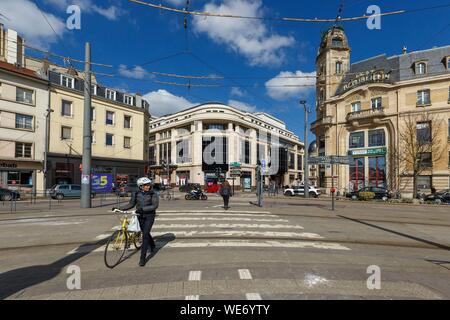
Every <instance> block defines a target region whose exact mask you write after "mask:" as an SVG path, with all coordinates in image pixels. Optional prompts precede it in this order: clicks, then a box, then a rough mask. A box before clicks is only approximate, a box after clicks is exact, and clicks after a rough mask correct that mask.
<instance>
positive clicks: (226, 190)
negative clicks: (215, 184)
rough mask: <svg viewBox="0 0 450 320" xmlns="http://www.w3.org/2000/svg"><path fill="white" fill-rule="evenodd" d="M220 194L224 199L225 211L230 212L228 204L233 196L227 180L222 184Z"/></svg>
mask: <svg viewBox="0 0 450 320" xmlns="http://www.w3.org/2000/svg"><path fill="white" fill-rule="evenodd" d="M219 193H220V195H221V196H222V198H223V207H224V209H225V210H228V209H229V208H230V207H229V206H228V203H229V201H230V196H231V186H230V183H229V182H228V181H227V180H225V181H224V182H223V183H222V187H221V188H220V191H219Z"/></svg>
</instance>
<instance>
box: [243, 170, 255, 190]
mask: <svg viewBox="0 0 450 320" xmlns="http://www.w3.org/2000/svg"><path fill="white" fill-rule="evenodd" d="M241 188H242V190H245V191H249V190H251V189H252V173H251V171H242V175H241Z"/></svg>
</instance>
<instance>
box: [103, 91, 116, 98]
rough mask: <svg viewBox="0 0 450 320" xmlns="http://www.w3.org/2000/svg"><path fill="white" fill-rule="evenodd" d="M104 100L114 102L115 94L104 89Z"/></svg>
mask: <svg viewBox="0 0 450 320" xmlns="http://www.w3.org/2000/svg"><path fill="white" fill-rule="evenodd" d="M105 98H107V99H110V100H116V92H115V91H114V90H111V89H105Z"/></svg>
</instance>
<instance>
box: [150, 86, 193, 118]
mask: <svg viewBox="0 0 450 320" xmlns="http://www.w3.org/2000/svg"><path fill="white" fill-rule="evenodd" d="M143 98H144V99H146V100H147V101H148V103H149V104H150V114H152V115H155V116H162V115H166V114H171V113H175V112H179V111H182V110H185V109H188V108H190V107H193V106H195V105H197V104H198V103H193V102H190V101H188V100H187V99H185V98H183V97H179V96H176V95H173V94H171V93H170V92H168V91H166V90H163V89H159V90H158V91H153V92H149V93H147V94H145V95H144V96H143Z"/></svg>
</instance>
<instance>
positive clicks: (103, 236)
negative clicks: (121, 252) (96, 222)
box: [95, 233, 111, 240]
mask: <svg viewBox="0 0 450 320" xmlns="http://www.w3.org/2000/svg"><path fill="white" fill-rule="evenodd" d="M110 236H111V234H110V233H105V234H100V235H98V236H96V237H95V240H103V239H106V238H109V237H110Z"/></svg>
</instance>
